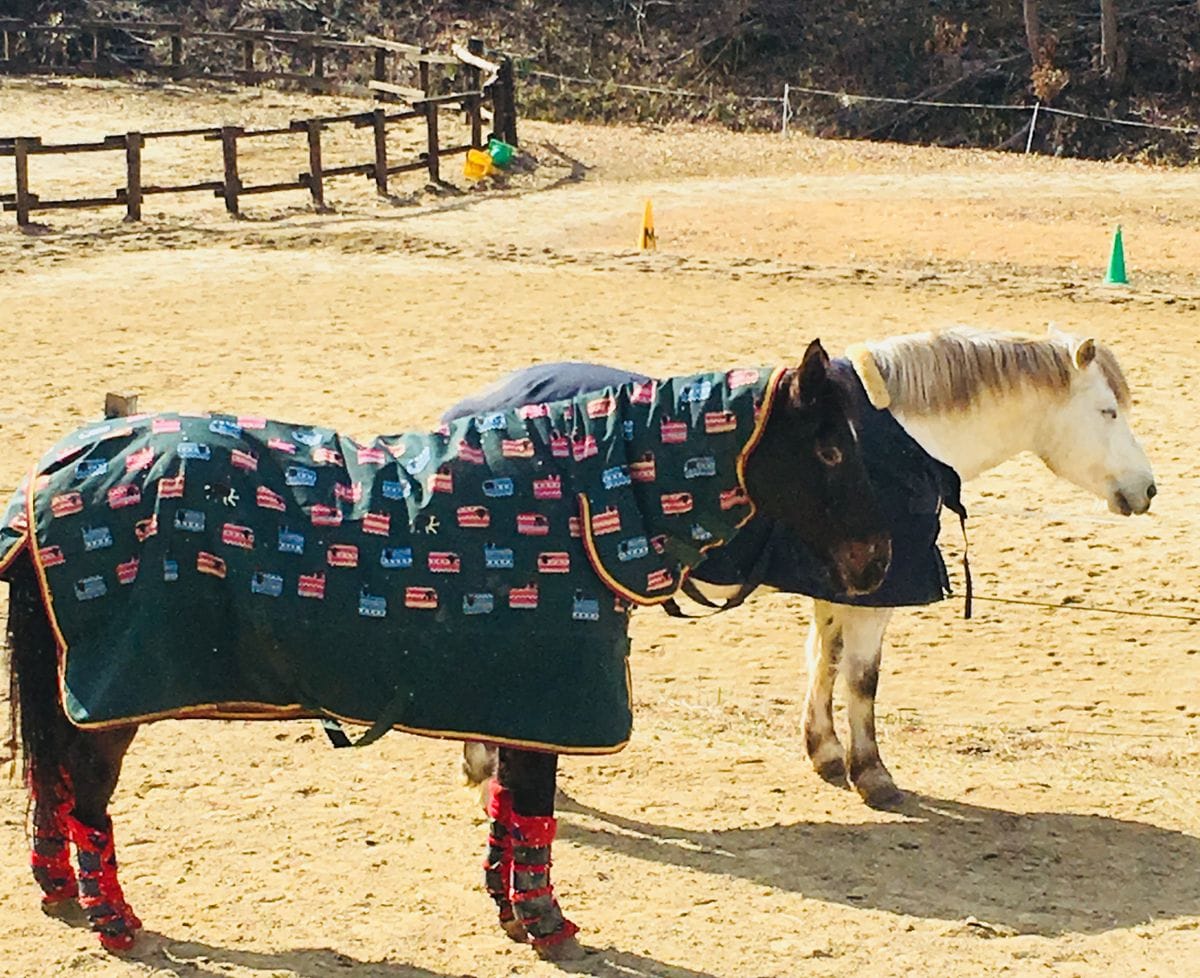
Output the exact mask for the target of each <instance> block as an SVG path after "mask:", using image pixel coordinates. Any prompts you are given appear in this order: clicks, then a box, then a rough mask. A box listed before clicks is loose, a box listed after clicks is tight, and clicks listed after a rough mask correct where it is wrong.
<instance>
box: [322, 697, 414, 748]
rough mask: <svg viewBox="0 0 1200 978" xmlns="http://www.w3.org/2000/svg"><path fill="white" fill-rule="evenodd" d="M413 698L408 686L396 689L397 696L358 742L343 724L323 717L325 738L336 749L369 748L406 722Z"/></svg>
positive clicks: (331, 718)
mask: <svg viewBox="0 0 1200 978" xmlns="http://www.w3.org/2000/svg"><path fill="white" fill-rule="evenodd" d="M412 698H413V693H412V690H411V689H410V688H408V687H407V686H405V687H399V686H398V687H397V688H396V695H395V696H393V697H392V698H391V700H390V701H389V702H388V704H387V705H386V706H385V707H384V708H383V709H382V710H381V711H380V713H379V717H378V719H376V721H375V722H374V723H373V724H371V726H370V727H369V728H368V729H367V732H366V733H364V734H363V735H362V736H361V737H359V738H358V739H357V740H351V739H350V737H349V735H348V734H347V733H346V731H345V729H344V728H343V727H342V725H341V723H339V722H338V721H337V720H336V719H334V718H333V717H322V718H321V727H322V728H323V729H324V731H325V736H326V737H328V738H329V743H330V744H331V745H332V746H333V747H334V748H335V749H337V748H342V747H368V746H370V745H371V744H373V743H375V741H377V740H378V739H379V738H380V737H382V736H383V735H384V734H385V733H387V732H388V731H389V730H391V729H392V728H393V727H394V726H396V724H398V723H402V722H403V721H404V718H405V716H407V715H408V706H409V703H411V702H412Z"/></svg>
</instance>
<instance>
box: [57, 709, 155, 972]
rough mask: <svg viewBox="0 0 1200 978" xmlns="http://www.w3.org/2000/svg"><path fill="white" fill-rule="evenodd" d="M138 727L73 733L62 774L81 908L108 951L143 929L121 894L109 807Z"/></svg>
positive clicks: (66, 829)
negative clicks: (70, 797) (69, 793)
mask: <svg viewBox="0 0 1200 978" xmlns="http://www.w3.org/2000/svg"><path fill="white" fill-rule="evenodd" d="M136 729H137V728H136V727H126V728H124V729H121V730H111V731H102V732H87V731H77V732H76V736H75V737H74V738H73V742H72V743H71V745H70V747H69V748H68V750H67V763H66V773H67V775H68V778H69V783H70V785H71V786H72V788H73V790H74V808H73V809H71V810H70V811H69V812H63V814H62V815H61V818H60V823H61V825H62V828H63V829H64V834H65V835H66V837H67V838H68V839H70V840H71V842H72V843H74V845H75V852H76V858H77V860H78V865H79V904H80V906H81V907H83V909H84V912H85V913H86V914H87V917H88V920H89V921H90V922H91V925H92V929H93V930H94V931H96V932H97V934H98V935H99V936H100V943H101V944H102V945H103V946H104V947H106V948H108V949H109V950H111V951H124V950H127V949H128V948H130V947H132V946H133V940H134V935H135V932H136V931H137V930H138V929H139V928H140V927H141V926H142V922H141V921H140V920H138V918H137V916H136V915H135V914H134V912H133V910H131V909H130V907H129V904H127V903H126V902H125V895H124V893H123V892H122V891H121V884H120V882H119V881H118V879H117V856H116V849H115V845H114V843H113V829H112V819H110V818H109V816H108V803H109V800H110V799H111V798H112V793H113V791H114V790H115V789H116V787H117V779H118V778H119V777H120V776H121V762H122V760H124V757H125V752H126V751H127V750H128V749H129V745H130V744H131V743H132V742H133V735H134V733H135V732H136Z"/></svg>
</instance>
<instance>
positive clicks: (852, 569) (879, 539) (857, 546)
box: [833, 533, 892, 596]
mask: <svg viewBox="0 0 1200 978" xmlns="http://www.w3.org/2000/svg"><path fill="white" fill-rule="evenodd" d="M891 564H892V538H891V536H889V535H888V534H886V533H879V534H876V535H875V536H871V537H868V538H867V539H865V540H852V541H850V542H849V543H843V544H841V545H839V546H836V547H834V548H833V565H834V569H835V571H836V573H837V576H838V578H839V580H840V584H841V589H842V590H843V591H845V593H846V594H849V595H851V596H854V595H859V594H870V593H871V592H872V591H874V590H876V589H877V588H878V587H879V585H880V584H882V583H883V579H884V578H885V577H887V572H888V568H889V567H890V566H891Z"/></svg>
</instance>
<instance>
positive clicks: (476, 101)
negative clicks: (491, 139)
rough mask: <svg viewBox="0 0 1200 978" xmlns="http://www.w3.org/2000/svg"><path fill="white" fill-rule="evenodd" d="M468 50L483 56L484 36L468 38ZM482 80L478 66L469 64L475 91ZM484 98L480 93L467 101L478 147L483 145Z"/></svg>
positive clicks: (473, 135)
mask: <svg viewBox="0 0 1200 978" xmlns="http://www.w3.org/2000/svg"><path fill="white" fill-rule="evenodd" d="M467 50H468V51H470V52H471V53H472V54H477V55H479V56H480V57H481V58H482V57H483V52H484V50H485V48H484V46H483V38H482V37H472V38H468V39H467ZM481 82H482V75H481V74H480V71H479V69H478V68H476V67H475V66H474V65H468V66H467V84H468V85H470V86H471V89H472V90H473V91H476V92H477V91H479V86H480V84H481ZM481 103H482V98H481V97H480V96H478V95H472V96H471V100H470V102H468V103H467V111H468V112H469V113H470V116H471V145H472V146H474V147H475V148H476V149H478V148H479V147H481V146H482V145H483V112H482V105H481Z"/></svg>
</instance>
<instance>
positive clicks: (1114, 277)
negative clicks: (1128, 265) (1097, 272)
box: [1104, 224, 1129, 285]
mask: <svg viewBox="0 0 1200 978" xmlns="http://www.w3.org/2000/svg"><path fill="white" fill-rule="evenodd" d="M1104 284H1105V285H1128V284H1129V279H1127V278H1126V277H1125V245H1124V244H1123V243H1122V241H1121V225H1120V224H1118V225H1117V230H1116V233H1115V234H1114V235H1113V243H1112V254H1111V255H1110V256H1109V259H1108V274H1107V275H1105V276H1104Z"/></svg>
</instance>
